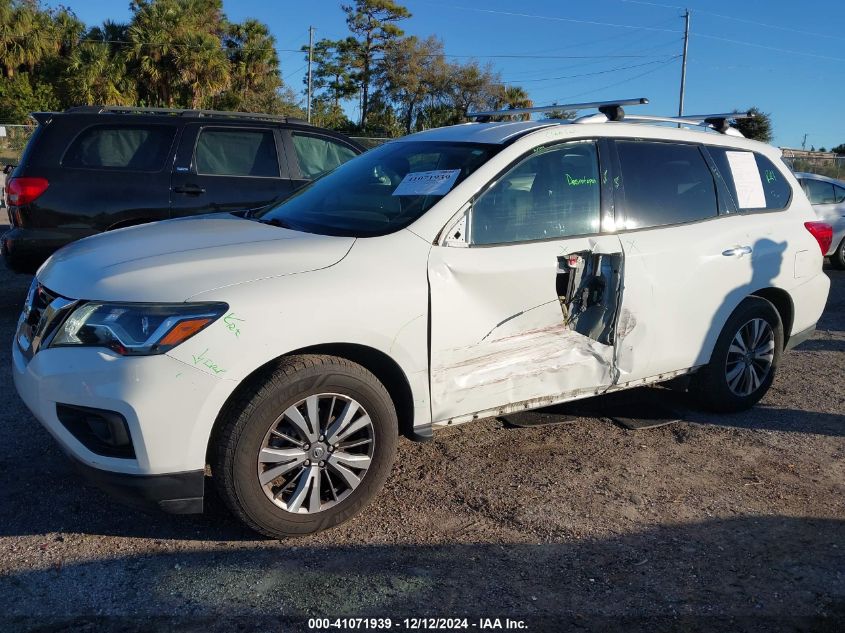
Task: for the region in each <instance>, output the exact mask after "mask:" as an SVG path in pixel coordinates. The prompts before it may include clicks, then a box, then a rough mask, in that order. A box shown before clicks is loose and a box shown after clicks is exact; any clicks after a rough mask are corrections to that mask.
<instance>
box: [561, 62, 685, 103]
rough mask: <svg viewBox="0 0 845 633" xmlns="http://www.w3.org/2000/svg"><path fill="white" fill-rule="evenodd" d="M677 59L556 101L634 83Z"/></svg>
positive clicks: (562, 101)
mask: <svg viewBox="0 0 845 633" xmlns="http://www.w3.org/2000/svg"><path fill="white" fill-rule="evenodd" d="M679 57H680V55H676V56H675V57H673V58H672V59H667V60H666V61H665V62H663V63H662V64H661V65H660V66H658V67H656V68H650V69H649V70H647V71H645V72H644V73H639V74H638V75H634V76H633V77H628V78H627V79H623V80H621V81H616V82H614V83H612V84H607V85H606V86H602V87H601V88H596V89H595V90H585V91H584V92H579V93H577V94H573V95H568V96H566V97H563V98H561V99H558V100H557V101H558V102H559V103H566V102H567V101H568V100H569V99H573V98H575V97H580V96H582V95H588V94H593V93H595V92H601V91H602V90H606V89H607V88H614V87H616V86H621V85H622V84H626V83H628V82H630V81H634V80H635V79H639V78H640V77H645V76H646V75H650V74H651V73H655V72H657V71H658V70H661V69H663V68H666V66H667V65H668V64H671V63H672V62H674V61H676V60H677V59H678V58H679Z"/></svg>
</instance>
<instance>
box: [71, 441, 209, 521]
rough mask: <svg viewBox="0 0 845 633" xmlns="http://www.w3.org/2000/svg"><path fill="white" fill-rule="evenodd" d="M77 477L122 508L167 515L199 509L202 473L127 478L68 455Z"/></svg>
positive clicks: (201, 505) (191, 472)
mask: <svg viewBox="0 0 845 633" xmlns="http://www.w3.org/2000/svg"><path fill="white" fill-rule="evenodd" d="M69 457H70V458H71V461H72V462H73V465H74V466H75V467H76V469H77V470H78V471H79V472H80V474H81V475H82V476H83V477H84V478H85V479H87V480H88V481H90V482H91V483H93V484H94V485H95V486H97V487H98V488H100V489H102V490H104V491H105V492H107V493H108V494H109V495H110V496H112V497H114V498H115V499H117V500H118V501H120V502H121V503H124V504H125V505H128V506H132V507H134V508H139V509H142V510H153V509H158V510H163V511H164V512H167V513H169V514H200V513H202V508H203V494H204V487H205V471H203V470H192V471H188V472H184V473H169V474H166V475H127V474H124V473H115V472H111V471H108V470H101V469H99V468H92V467H91V466H88V465H87V464H85V463H83V462H81V461H79V460H77V459H75V458H74V457H73V455H69Z"/></svg>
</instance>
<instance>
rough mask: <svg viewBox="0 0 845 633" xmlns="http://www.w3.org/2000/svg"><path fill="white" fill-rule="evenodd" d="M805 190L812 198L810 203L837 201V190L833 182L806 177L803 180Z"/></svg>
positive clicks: (831, 202)
mask: <svg viewBox="0 0 845 633" xmlns="http://www.w3.org/2000/svg"><path fill="white" fill-rule="evenodd" d="M801 182H802V183H803V185H804V191H805V192H806V194H807V197H808V198H809V199H810V204H833V203H834V202H836V191H835V190H834V188H833V184H832V183H829V182H825V181H823V180H815V179H814V178H805V179H804V180H802V181H801Z"/></svg>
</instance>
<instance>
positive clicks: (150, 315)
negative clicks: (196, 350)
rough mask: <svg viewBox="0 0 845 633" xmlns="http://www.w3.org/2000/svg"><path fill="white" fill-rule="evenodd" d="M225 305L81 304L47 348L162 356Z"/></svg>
mask: <svg viewBox="0 0 845 633" xmlns="http://www.w3.org/2000/svg"><path fill="white" fill-rule="evenodd" d="M228 309H229V306H227V305H226V304H225V303H176V304H156V303H98V302H94V301H92V302H90V303H83V304H82V305H80V306H79V307H78V308H76V309H75V310H74V311H73V312H72V313H71V314H70V316H68V317H67V319H65V321H64V323H62V325H61V327H60V328H59V330H58V331H57V332H56V335H55V336H54V337H53V340H52V341H51V342H50V347H67V346H71V345H81V346H85V347H107V348H109V349H110V350H112V351H115V352H117V353H118V354H122V355H124V356H132V355H150V354H163V353H164V352H166V351H168V350H171V349H173V348H174V347H176V346H177V345H179V343H182V342H183V341H186V340H187V339H189V338H190V337H192V336H193V335H194V334H196V333H197V332H199V331H200V330H202V329H204V328H206V327H207V326H209V325H211V324H212V323H214V321H216V320H217V319H219V318H220V317H221V316H223V314H224V313H225V312H226V310H228Z"/></svg>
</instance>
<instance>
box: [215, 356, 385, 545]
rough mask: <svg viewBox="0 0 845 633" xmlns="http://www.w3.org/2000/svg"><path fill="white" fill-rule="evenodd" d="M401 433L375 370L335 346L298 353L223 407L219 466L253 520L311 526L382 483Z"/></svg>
mask: <svg viewBox="0 0 845 633" xmlns="http://www.w3.org/2000/svg"><path fill="white" fill-rule="evenodd" d="M397 441H398V423H397V420H396V411H395V408H394V406H393V402H392V401H391V398H390V395H389V394H388V392H387V390H386V389H385V388H384V386H383V385H382V384H381V382H379V380H378V379H377V378H376V377H375V376H374V375H373V374H372V373H370V372H369V371H367V370H366V369H364V368H363V367H361V366H360V365H357V364H355V363H352V362H350V361H348V360H345V359H342V358H337V357H333V356H318V355H302V356H292V357H289V358H286V359H283V361H282V362H281V364H280V365H278V366H277V367H275V368H272V369H270V370H267V371H266V372H265V373H264V374H263V375H260V376H259V377H257V378H256V379H255V380H254V381H253V382H252V383H250V387H247V388H246V389H244V391H243V393H242V394H241V397H240V398H237V399H235V400H234V401H233V402H231V403H230V404H229V405H228V406H227V408H226V410H225V411H224V412H223V413H222V414H221V427H220V432H219V433H218V434H217V436H216V438H215V442H216V451H215V452H214V458H213V460H212V461H213V463H212V476H213V478H214V480H215V482H216V484H217V488H218V490H219V491H220V494H221V496H222V497H223V500H224V501H225V502H226V505H227V506H228V507H229V509H230V510H231V511H232V512H233V513H234V514H235V515H236V516H237V517H238V518H240V519H241V521H243V522H244V523H246V524H247V525H248V526H249V527H251V528H252V529H254V530H256V531H258V532H261V533H263V534H266V535H268V536H272V537H276V538H280V537H286V536H295V535H300V534H309V533H311V532H317V531H319V530H323V529H326V528H329V527H332V526H334V525H337V524H339V523H341V522H343V521H345V520H347V519H349V518H350V517H352V516H353V515H354V514H356V513H357V512H358V511H360V510H361V509H362V508H363V507H364V506H365V505H366V504H367V503H368V502H369V501H370V500H371V499H372V498H373V497H374V496H375V495H376V494H377V493H378V492H379V490H380V489H381V487H382V485H383V484H384V481H385V479H386V478H387V475H388V473H389V472H390V468H391V465H392V463H393V458H394V455H395V453H396V444H397Z"/></svg>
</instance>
